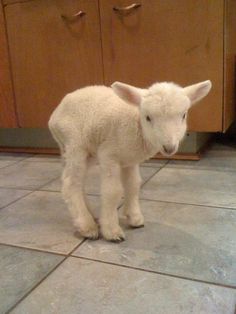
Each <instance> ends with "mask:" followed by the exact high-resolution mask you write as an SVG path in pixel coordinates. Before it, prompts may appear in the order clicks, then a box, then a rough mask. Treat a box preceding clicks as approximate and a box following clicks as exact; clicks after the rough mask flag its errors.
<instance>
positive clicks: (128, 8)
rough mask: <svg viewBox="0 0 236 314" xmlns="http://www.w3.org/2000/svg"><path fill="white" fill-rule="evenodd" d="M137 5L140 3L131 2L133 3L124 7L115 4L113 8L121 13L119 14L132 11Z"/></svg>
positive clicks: (139, 5)
mask: <svg viewBox="0 0 236 314" xmlns="http://www.w3.org/2000/svg"><path fill="white" fill-rule="evenodd" d="M139 7H141V4H140V3H133V4H130V5H128V6H126V7H117V6H115V7H113V10H114V11H115V12H118V13H121V14H122V13H124V14H127V13H130V12H131V11H133V10H134V9H137V8H139Z"/></svg>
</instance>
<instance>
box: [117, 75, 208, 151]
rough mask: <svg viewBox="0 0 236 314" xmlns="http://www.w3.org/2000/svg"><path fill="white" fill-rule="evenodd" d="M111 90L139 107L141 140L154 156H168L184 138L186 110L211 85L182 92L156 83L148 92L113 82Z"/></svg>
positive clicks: (190, 87)
mask: <svg viewBox="0 0 236 314" xmlns="http://www.w3.org/2000/svg"><path fill="white" fill-rule="evenodd" d="M112 89H113V90H114V92H115V93H116V94H117V95H118V96H119V97H120V98H121V99H122V100H124V101H126V102H128V103H131V104H133V105H136V106H138V107H139V110H140V120H141V126H142V130H143V136H144V138H145V139H146V141H147V142H149V143H151V145H152V146H153V147H154V148H155V149H156V152H158V151H160V152H161V153H162V154H164V155H167V156H170V155H173V154H175V153H176V152H177V150H178V147H179V143H180V141H181V140H182V139H183V137H184V135H185V132H186V129H187V113H188V110H189V108H190V107H191V106H192V105H193V104H195V103H196V102H198V101H199V100H201V99H202V98H203V97H205V96H206V95H207V94H208V93H209V91H210V89H211V82H210V81H204V82H201V83H198V84H194V85H190V86H188V87H184V88H183V87H180V86H178V85H176V84H174V83H156V84H153V85H152V86H151V87H149V88H148V89H140V88H136V87H133V86H130V85H127V84H124V83H120V82H115V83H113V84H112Z"/></svg>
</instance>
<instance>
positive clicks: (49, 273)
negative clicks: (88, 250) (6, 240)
mask: <svg viewBox="0 0 236 314" xmlns="http://www.w3.org/2000/svg"><path fill="white" fill-rule="evenodd" d="M85 241H86V239H83V240H82V241H81V242H80V243H79V244H78V245H76V247H75V248H73V249H72V250H71V251H70V252H69V253H68V254H67V255H62V254H57V253H52V252H50V253H52V254H55V255H60V256H63V257H64V258H63V259H62V260H61V261H60V262H59V263H58V264H57V265H56V266H55V267H53V268H52V269H51V270H50V271H49V272H48V273H47V274H46V275H45V276H44V277H43V278H41V280H39V281H38V282H37V283H36V284H35V286H34V287H32V288H31V289H30V290H29V291H28V292H26V294H25V295H24V296H23V297H22V298H20V300H18V301H17V302H16V303H15V304H14V305H13V306H12V307H10V309H9V310H7V311H6V313H5V314H9V313H10V312H11V311H12V310H13V309H15V308H16V307H17V306H18V305H19V304H20V303H21V302H22V301H23V300H24V299H26V298H27V297H28V296H29V295H30V294H31V293H32V292H33V291H34V290H35V289H36V288H38V286H39V285H40V284H41V283H43V282H44V281H45V280H46V279H47V278H48V277H49V276H50V275H51V274H52V273H53V272H54V271H55V270H56V269H57V268H58V267H59V266H60V265H61V264H62V263H63V262H64V261H65V260H67V259H68V257H70V256H71V254H72V253H73V252H74V251H75V250H76V249H77V248H79V247H80V245H82V244H83V243H84V242H85ZM28 249H29V250H34V249H30V248H28ZM40 252H45V251H40ZM45 253H48V252H45Z"/></svg>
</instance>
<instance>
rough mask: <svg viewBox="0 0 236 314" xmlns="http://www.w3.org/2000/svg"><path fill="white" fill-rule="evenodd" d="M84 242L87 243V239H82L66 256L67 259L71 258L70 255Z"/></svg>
mask: <svg viewBox="0 0 236 314" xmlns="http://www.w3.org/2000/svg"><path fill="white" fill-rule="evenodd" d="M86 241H87V239H86V238H84V239H83V240H82V241H81V242H80V243H79V244H78V245H77V246H76V247H75V248H73V250H71V251H70V253H69V254H68V257H69V256H72V254H73V253H74V252H75V251H76V250H77V249H78V248H79V247H80V246H82V245H83V244H84V243H85V242H86Z"/></svg>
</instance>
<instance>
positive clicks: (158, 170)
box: [140, 164, 165, 189]
mask: <svg viewBox="0 0 236 314" xmlns="http://www.w3.org/2000/svg"><path fill="white" fill-rule="evenodd" d="M164 167H165V164H164V165H163V166H161V167H160V168H159V169H157V171H156V172H155V173H154V174H153V175H151V176H150V177H149V178H148V179H147V180H146V181H144V183H142V184H141V186H140V189H142V188H143V186H144V185H145V184H146V183H147V182H148V181H149V180H151V179H152V178H153V177H154V176H155V175H156V174H157V173H158V172H160V171H161V169H163V168H164Z"/></svg>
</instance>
